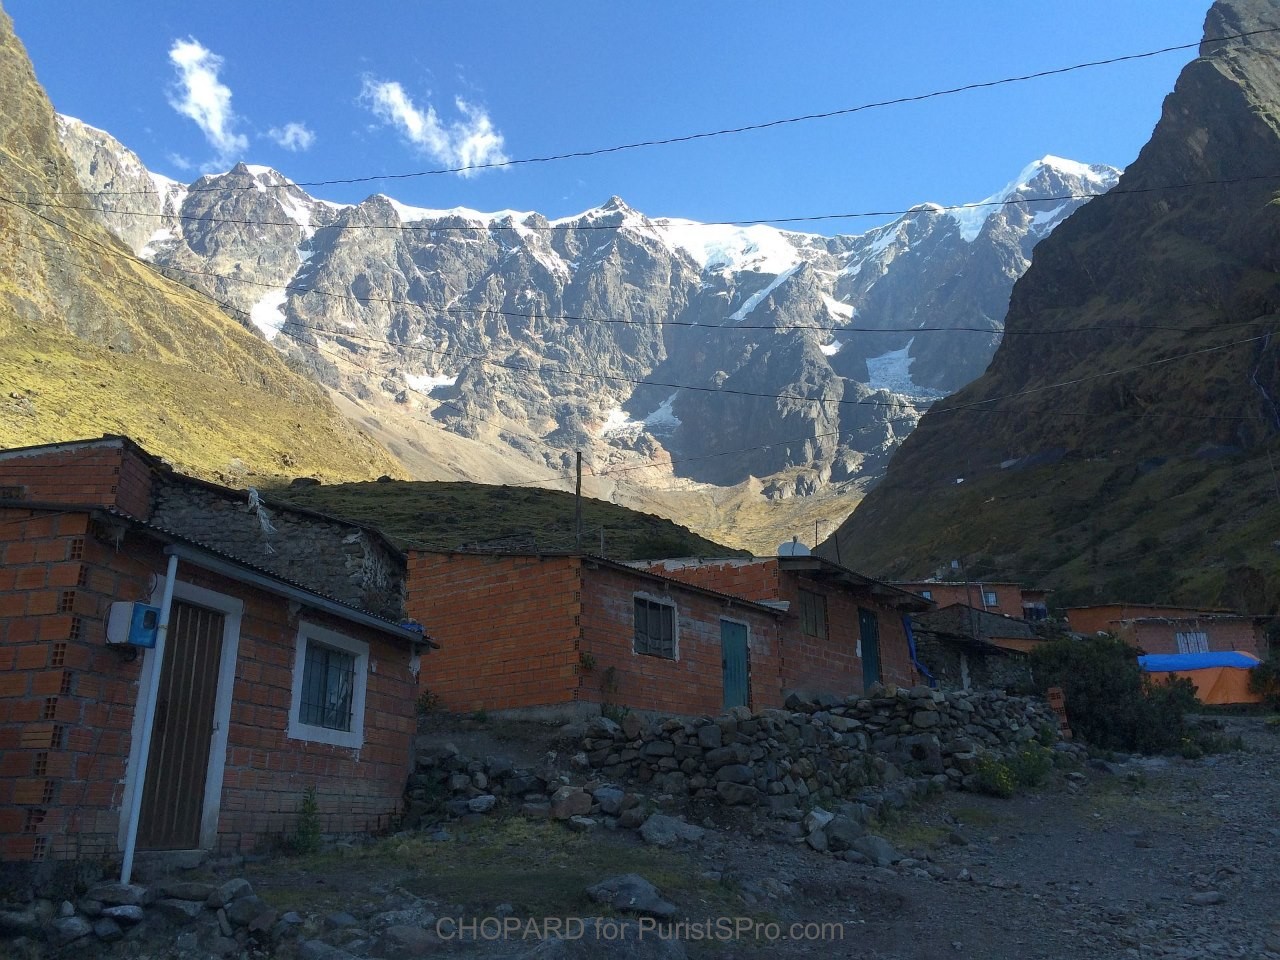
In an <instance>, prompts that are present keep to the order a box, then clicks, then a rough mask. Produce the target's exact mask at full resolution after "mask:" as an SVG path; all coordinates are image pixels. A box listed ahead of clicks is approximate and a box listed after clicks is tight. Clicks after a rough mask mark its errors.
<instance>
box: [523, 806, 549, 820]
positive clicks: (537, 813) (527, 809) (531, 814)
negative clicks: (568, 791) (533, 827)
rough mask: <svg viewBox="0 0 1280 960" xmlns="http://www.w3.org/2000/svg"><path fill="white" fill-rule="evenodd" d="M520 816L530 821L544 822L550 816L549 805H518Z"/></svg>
mask: <svg viewBox="0 0 1280 960" xmlns="http://www.w3.org/2000/svg"><path fill="white" fill-rule="evenodd" d="M520 816H522V817H528V818H529V819H530V820H545V819H547V818H548V817H550V816H551V804H549V803H524V804H521V805H520Z"/></svg>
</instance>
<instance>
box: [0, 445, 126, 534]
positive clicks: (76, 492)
mask: <svg viewBox="0 0 1280 960" xmlns="http://www.w3.org/2000/svg"><path fill="white" fill-rule="evenodd" d="M0 487H19V488H22V494H21V498H22V499H26V500H35V501H39V500H45V501H51V502H54V503H78V504H93V505H95V506H104V507H118V508H119V509H121V510H123V511H124V512H125V513H128V514H130V515H131V516H135V517H138V518H140V519H145V518H146V517H147V516H148V514H149V513H150V502H151V471H150V469H149V468H148V467H147V465H146V463H145V462H144V461H143V460H142V459H141V458H140V457H139V456H138V455H137V454H136V453H134V452H133V451H132V450H129V449H126V447H125V444H124V441H123V440H100V441H96V442H93V443H85V444H76V445H74V446H73V445H67V446H65V447H53V448H39V449H36V450H30V451H22V450H13V451H4V452H0ZM13 498H14V499H16V498H17V497H13Z"/></svg>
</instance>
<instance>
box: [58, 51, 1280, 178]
mask: <svg viewBox="0 0 1280 960" xmlns="http://www.w3.org/2000/svg"><path fill="white" fill-rule="evenodd" d="M1277 32H1280V27H1268V28H1263V29H1258V30H1249V31H1243V32H1241V33H1233V34H1225V35H1223V36H1220V37H1206V38H1204V39H1202V40H1197V41H1195V42H1193V43H1181V44H1175V45H1173V46H1168V47H1161V48H1159V49H1156V50H1147V51H1144V52H1141V53H1130V54H1123V55H1121V56H1116V57H1107V58H1105V59H1100V60H1088V61H1084V62H1081V63H1074V64H1070V65H1068V66H1063V67H1052V68H1048V69H1044V70H1037V71H1035V72H1033V73H1026V74H1019V75H1015V76H1008V77H1001V78H999V79H996V80H984V81H979V82H975V83H966V84H961V85H959V86H954V87H948V88H944V89H939V90H933V91H930V92H928V93H920V94H913V95H909V96H901V97H893V98H890V99H886V100H876V101H872V102H869V103H863V104H858V105H856V106H851V107H842V108H839V109H836V110H826V111H821V112H814V113H806V114H801V115H799V116H792V117H783V118H780V119H775V120H765V121H761V122H759V123H749V124H742V125H740V126H733V127H723V128H720V129H716V130H708V131H704V132H701V133H689V134H682V135H679V136H671V137H661V138H654V139H647V140H636V141H632V142H630V143H622V144H616V145H614V146H608V147H595V148H592V149H586V150H573V151H566V152H562V153H554V154H547V155H545V156H535V157H524V158H519V159H508V160H495V161H489V162H486V163H473V164H462V165H458V166H453V167H438V168H434V169H429V170H414V171H409V172H407V173H388V174H377V175H368V176H356V177H335V178H331V179H327V180H306V181H299V182H298V183H297V186H302V187H324V186H338V185H349V184H356V183H370V182H374V181H383V180H411V179H418V178H422V177H431V176H440V175H443V174H457V173H471V172H474V171H479V170H493V169H498V168H503V167H506V168H510V167H519V166H530V165H534V164H545V163H553V162H556V161H561V160H576V159H583V158H587V157H598V156H604V155H607V154H614V153H623V152H626V151H631V150H639V149H643V148H648V147H662V146H671V145H673V144H680V143H691V142H694V141H698V140H709V139H713V138H717V137H726V136H735V135H740V134H744V133H752V132H755V131H759V130H768V129H773V128H776V127H783V126H789V125H794V124H801V123H808V122H812V121H815V120H828V119H832V118H834V117H843V116H849V115H851V114H856V113H862V112H864V111H867V110H874V109H880V108H885V107H895V106H902V105H905V104H911V103H920V102H922V101H926V100H933V99H937V98H939V97H949V96H954V95H956V94H961V93H969V92H972V91H975V90H986V89H990V88H992V87H1000V86H1005V85H1009V84H1015V83H1025V82H1028V81H1031V80H1038V79H1043V78H1045V77H1053V76H1060V75H1062V74H1067V73H1074V72H1076V71H1079V70H1087V69H1092V68H1094V67H1103V66H1111V65H1114V64H1118V63H1126V62H1131V61H1135V60H1145V59H1149V58H1151V57H1158V56H1162V55H1164V54H1167V53H1177V52H1180V51H1183V50H1193V49H1199V48H1200V47H1201V46H1202V45H1203V44H1208V43H1221V44H1228V45H1230V44H1234V43H1236V42H1237V41H1242V40H1247V39H1249V38H1251V37H1257V36H1262V35H1265V34H1273V33H1277ZM201 189H208V188H201ZM243 189H246V190H252V189H258V187H244V188H243ZM148 192H149V191H144V190H114V191H51V192H50V193H49V194H46V195H64V196H65V195H85V194H89V193H94V194H96V195H98V196H127V195H131V194H139V193H148Z"/></svg>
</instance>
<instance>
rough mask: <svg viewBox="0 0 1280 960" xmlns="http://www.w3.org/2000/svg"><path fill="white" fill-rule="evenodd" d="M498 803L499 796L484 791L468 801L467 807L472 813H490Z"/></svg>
mask: <svg viewBox="0 0 1280 960" xmlns="http://www.w3.org/2000/svg"><path fill="white" fill-rule="evenodd" d="M497 805H498V798H497V797H495V796H494V795H493V794H492V793H482V794H480V796H478V797H472V798H471V799H470V800H468V801H467V809H468V810H470V811H471V812H472V813H488V812H489V811H490V810H492V809H493V808H494V807H496V806H497Z"/></svg>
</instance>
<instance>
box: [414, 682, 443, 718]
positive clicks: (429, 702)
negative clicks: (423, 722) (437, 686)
mask: <svg viewBox="0 0 1280 960" xmlns="http://www.w3.org/2000/svg"><path fill="white" fill-rule="evenodd" d="M413 705H414V707H415V708H416V709H417V711H418V716H420V717H425V716H426V715H427V714H429V713H435V711H437V710H439V709H440V694H438V693H433V692H432V691H430V690H427V689H425V688H424V689H423V691H422V692H421V693H420V694H418V699H417V700H415V701H414V704H413Z"/></svg>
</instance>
